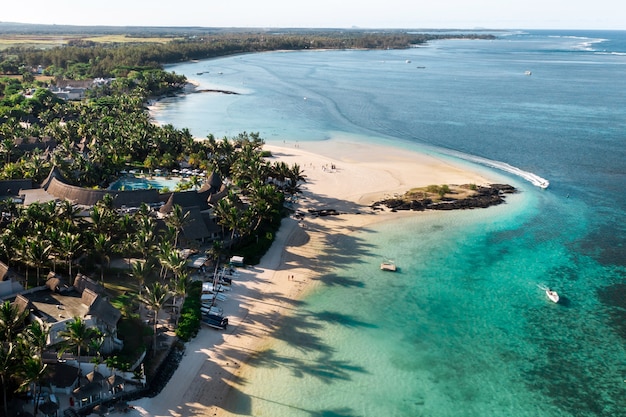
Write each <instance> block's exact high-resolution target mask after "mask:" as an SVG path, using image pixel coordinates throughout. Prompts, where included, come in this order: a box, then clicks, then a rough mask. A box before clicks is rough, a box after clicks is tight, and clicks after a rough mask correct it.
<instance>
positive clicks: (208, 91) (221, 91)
mask: <svg viewBox="0 0 626 417" xmlns="http://www.w3.org/2000/svg"><path fill="white" fill-rule="evenodd" d="M195 92H196V93H221V94H235V95H239V93H237V92H235V91H230V90H216V89H202V90H196V91H195Z"/></svg>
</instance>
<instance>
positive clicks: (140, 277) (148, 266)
mask: <svg viewBox="0 0 626 417" xmlns="http://www.w3.org/2000/svg"><path fill="white" fill-rule="evenodd" d="M153 270H154V264H153V263H152V260H150V259H148V260H146V261H144V262H141V261H135V262H133V263H132V271H131V273H130V274H131V275H132V276H133V278H135V279H136V280H137V282H138V284H139V295H141V289H142V288H143V284H144V282H146V279H147V278H148V277H149V276H150V274H152V271H153Z"/></svg>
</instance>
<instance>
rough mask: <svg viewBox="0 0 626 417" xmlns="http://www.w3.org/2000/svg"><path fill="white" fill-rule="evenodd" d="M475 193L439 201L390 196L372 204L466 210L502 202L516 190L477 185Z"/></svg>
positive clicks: (408, 207) (423, 208)
mask: <svg viewBox="0 0 626 417" xmlns="http://www.w3.org/2000/svg"><path fill="white" fill-rule="evenodd" d="M475 192H476V193H475V194H474V195H471V196H469V197H465V198H460V199H454V198H449V197H448V198H443V199H442V200H441V201H437V202H434V201H433V200H431V199H430V198H424V199H421V200H414V199H413V200H407V199H403V198H390V199H385V200H381V201H377V202H375V203H374V204H372V206H371V207H372V208H373V209H375V210H376V209H378V210H380V209H381V206H384V207H387V208H388V209H390V210H391V211H398V210H413V211H424V210H466V209H474V208H487V207H491V206H496V205H498V204H502V203H504V197H505V194H512V193H515V192H516V189H515V187H513V186H511V185H508V184H491V185H490V186H489V187H477V188H476V190H475Z"/></svg>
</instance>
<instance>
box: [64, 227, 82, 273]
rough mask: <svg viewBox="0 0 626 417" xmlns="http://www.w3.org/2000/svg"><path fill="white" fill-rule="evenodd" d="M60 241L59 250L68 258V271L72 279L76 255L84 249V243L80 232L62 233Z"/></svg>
mask: <svg viewBox="0 0 626 417" xmlns="http://www.w3.org/2000/svg"><path fill="white" fill-rule="evenodd" d="M58 243H59V251H60V252H61V253H63V254H64V255H65V257H66V259H67V265H68V273H69V276H70V279H71V278H72V264H73V263H74V257H75V256H76V255H78V254H79V253H80V251H82V250H83V243H82V242H81V241H80V235H79V234H78V233H62V234H61V236H60V239H59V242H58Z"/></svg>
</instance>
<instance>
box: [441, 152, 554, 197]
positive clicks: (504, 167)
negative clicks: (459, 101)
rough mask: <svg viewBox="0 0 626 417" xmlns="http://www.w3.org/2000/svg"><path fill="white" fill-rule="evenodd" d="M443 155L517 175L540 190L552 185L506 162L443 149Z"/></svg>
mask: <svg viewBox="0 0 626 417" xmlns="http://www.w3.org/2000/svg"><path fill="white" fill-rule="evenodd" d="M442 152H443V153H446V154H449V155H452V156H455V157H457V158H461V159H464V160H466V161H470V162H476V163H478V164H481V165H485V166H488V167H491V168H496V169H499V170H501V171H505V172H508V173H510V174H513V175H517V176H518V177H520V178H523V179H525V180H526V181H528V182H530V183H531V184H532V185H534V186H536V187H540V188H548V186H549V185H550V181H548V180H547V179H545V178H542V177H540V176H539V175H537V174H533V173H532V172H528V171H524V170H523V169H520V168H517V167H514V166H513V165H509V164H507V163H506V162H500V161H494V160H492V159H487V158H483V157H480V156H474V155H468V154H465V153H462V152H458V151H453V150H449V149H443V150H442Z"/></svg>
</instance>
